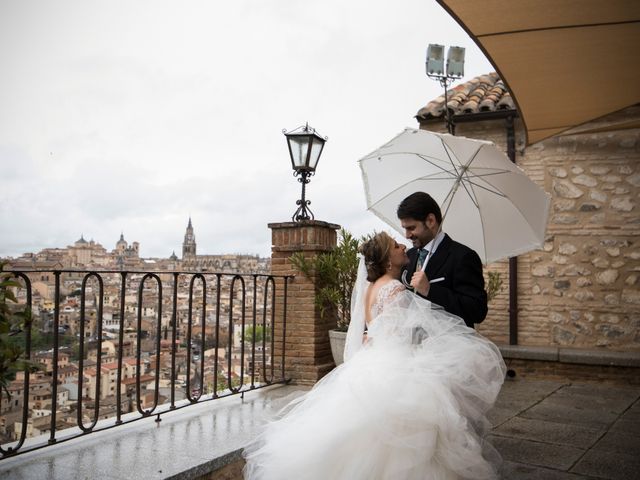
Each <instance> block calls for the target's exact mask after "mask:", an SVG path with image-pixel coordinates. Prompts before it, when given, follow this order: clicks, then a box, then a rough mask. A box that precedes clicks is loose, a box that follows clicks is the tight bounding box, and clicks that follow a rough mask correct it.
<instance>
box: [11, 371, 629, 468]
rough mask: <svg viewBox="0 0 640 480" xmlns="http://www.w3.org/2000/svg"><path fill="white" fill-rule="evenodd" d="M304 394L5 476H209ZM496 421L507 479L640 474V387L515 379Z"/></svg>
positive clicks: (109, 434)
mask: <svg viewBox="0 0 640 480" xmlns="http://www.w3.org/2000/svg"><path fill="white" fill-rule="evenodd" d="M303 391H304V390H303V389H301V387H295V386H274V387H270V388H266V389H262V390H257V391H253V392H250V393H247V394H245V396H244V399H242V398H240V397H239V396H232V397H226V398H223V399H219V400H216V401H214V402H205V403H203V404H201V405H196V406H193V407H190V408H187V409H184V410H180V411H176V412H173V413H171V414H167V415H164V416H163V420H162V421H161V422H159V423H156V422H155V421H154V418H153V417H152V418H149V419H145V420H142V421H138V422H134V423H132V424H128V425H124V426H122V427H118V428H114V429H111V430H108V431H105V432H99V433H95V434H91V435H88V436H86V437H82V438H78V439H75V440H70V441H68V442H65V443H62V444H59V445H54V446H49V447H46V448H43V449H40V450H36V451H33V452H29V453H26V454H22V455H18V456H16V457H12V458H8V459H5V460H2V461H0V477H2V478H3V479H33V478H48V479H54V480H58V479H94V478H100V479H130V478H134V477H137V478H140V479H165V478H174V479H177V478H198V477H202V476H207V475H209V473H210V472H212V471H215V470H217V469H218V468H220V467H222V466H225V465H227V464H229V463H233V462H236V461H237V460H238V459H239V458H240V451H241V447H242V445H244V444H245V443H246V442H247V441H248V440H249V439H250V438H251V437H252V436H253V435H254V434H255V432H256V429H257V428H258V427H259V425H260V424H261V423H262V422H263V421H264V419H265V418H267V417H269V415H271V414H273V413H274V412H275V411H276V410H277V409H278V408H279V407H280V406H281V405H283V404H284V403H286V402H287V401H288V400H290V399H292V398H294V397H295V396H297V395H300V394H301V393H302V392H303ZM489 419H490V420H491V422H492V425H493V429H492V431H491V434H490V436H489V439H490V441H491V442H492V443H493V445H494V446H495V447H496V448H497V449H498V451H499V452H500V453H501V455H502V457H503V459H504V465H503V478H504V479H509V480H511V479H516V480H517V479H523V480H534V479H535V480H538V479H539V480H542V479H544V480H587V479H588V480H596V479H625V480H627V479H632V478H640V387H638V386H612V385H604V384H597V383H569V382H563V381H545V380H532V379H522V378H516V379H508V380H507V381H506V382H505V384H504V387H503V389H502V392H501V394H500V397H499V399H498V402H497V404H496V405H495V407H494V408H493V410H492V411H491V412H490V415H489ZM229 478H231V477H229Z"/></svg>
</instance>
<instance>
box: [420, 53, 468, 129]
mask: <svg viewBox="0 0 640 480" xmlns="http://www.w3.org/2000/svg"><path fill="white" fill-rule="evenodd" d="M463 75H464V48H463V47H449V51H448V52H447V65H446V70H445V65H444V45H437V44H430V45H429V48H427V77H429V78H433V79H435V80H438V81H439V82H440V85H442V86H443V87H444V108H445V118H446V122H447V131H448V132H449V133H451V134H453V133H454V132H453V122H452V121H451V113H450V112H449V108H448V107H447V102H448V100H447V84H448V82H449V80H457V79H459V78H462V76H463Z"/></svg>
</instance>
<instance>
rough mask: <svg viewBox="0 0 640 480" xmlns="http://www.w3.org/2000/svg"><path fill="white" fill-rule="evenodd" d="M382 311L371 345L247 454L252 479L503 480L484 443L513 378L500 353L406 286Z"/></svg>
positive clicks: (391, 292) (382, 295) (384, 292)
mask: <svg viewBox="0 0 640 480" xmlns="http://www.w3.org/2000/svg"><path fill="white" fill-rule="evenodd" d="M398 292H399V293H398ZM380 306H382V308H381V313H380V314H378V315H376V316H375V317H374V318H373V320H372V321H371V323H370V325H369V334H368V337H369V341H368V342H367V343H366V344H365V345H364V346H363V347H361V348H360V349H359V350H357V352H356V353H355V354H353V356H351V358H350V359H349V360H348V361H346V362H345V363H344V364H342V365H340V366H339V367H337V368H336V369H335V370H333V371H332V372H331V373H329V374H328V375H327V376H325V377H324V378H323V379H322V380H321V381H319V382H318V383H317V384H316V385H315V386H314V388H313V389H312V390H310V391H309V392H308V393H306V394H305V395H303V396H302V397H301V398H300V399H299V400H296V401H295V402H293V403H292V404H290V405H289V406H288V407H287V408H285V410H284V411H283V413H282V415H283V416H282V417H281V418H280V419H279V420H277V421H275V422H272V423H269V424H267V426H266V427H265V429H264V431H263V432H262V433H261V434H260V435H259V437H258V438H257V439H255V440H254V441H253V442H252V443H251V444H250V445H248V446H247V447H246V448H245V452H244V456H245V458H246V460H247V464H246V467H245V471H244V473H245V478H246V479H261V480H271V479H273V480H282V479H297V480H320V479H322V480H326V479H331V480H365V479H366V480H414V479H415V480H418V479H419V480H425V479H431V480H450V479H451V480H453V479H493V478H497V477H498V473H497V466H496V463H494V462H495V461H496V458H495V457H493V458H491V459H488V457H492V454H494V455H497V453H495V451H494V450H492V449H491V448H490V447H489V446H488V445H486V444H485V443H483V441H482V437H481V434H482V431H483V427H484V426H485V425H486V420H485V418H484V414H485V413H486V412H487V410H488V409H489V408H490V407H491V406H492V405H493V403H494V401H495V399H496V397H497V395H498V392H499V391H500V388H501V385H502V382H503V379H504V374H505V366H504V362H503V361H502V358H501V356H500V352H499V351H498V349H497V348H496V346H495V345H494V344H492V343H491V342H490V341H488V340H486V339H485V338H484V337H482V336H481V335H479V334H478V333H476V332H475V331H474V330H473V329H470V328H468V327H466V326H465V324H464V322H463V321H462V319H460V318H458V317H455V316H452V315H450V314H448V313H446V312H445V311H444V310H441V309H435V308H432V307H431V304H430V302H428V301H427V300H424V299H422V298H420V297H418V296H416V295H413V294H411V293H410V292H408V291H406V290H403V289H402V287H401V284H400V282H398V281H395V280H394V281H392V282H390V283H389V284H387V285H385V286H383V287H382V288H380V291H379V294H378V297H377V302H376V305H374V308H373V309H372V310H376V311H377V310H380ZM352 321H353V319H352ZM498 458H499V456H498Z"/></svg>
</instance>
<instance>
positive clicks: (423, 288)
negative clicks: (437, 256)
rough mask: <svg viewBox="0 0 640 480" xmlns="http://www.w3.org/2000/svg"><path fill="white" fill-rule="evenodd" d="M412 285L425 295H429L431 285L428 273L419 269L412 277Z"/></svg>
mask: <svg viewBox="0 0 640 480" xmlns="http://www.w3.org/2000/svg"><path fill="white" fill-rule="evenodd" d="M411 286H412V287H413V289H414V290H415V291H416V292H418V293H419V294H420V295H422V296H423V297H426V296H427V295H429V288H430V287H431V285H430V284H429V279H428V278H427V275H426V274H425V273H424V272H423V271H422V270H418V271H417V272H415V273H414V274H413V276H412V277H411Z"/></svg>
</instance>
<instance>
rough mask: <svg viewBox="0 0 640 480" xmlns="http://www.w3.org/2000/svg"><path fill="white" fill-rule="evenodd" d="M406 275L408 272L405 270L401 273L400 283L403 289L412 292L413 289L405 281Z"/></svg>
mask: <svg viewBox="0 0 640 480" xmlns="http://www.w3.org/2000/svg"><path fill="white" fill-rule="evenodd" d="M407 273H408V271H407V270H405V271H404V272H402V277H401V280H402V283H403V284H404V286H405V287H407V288H408V289H409V290H413V287H412V286H411V284H410V283H409V282H408V281H407Z"/></svg>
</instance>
